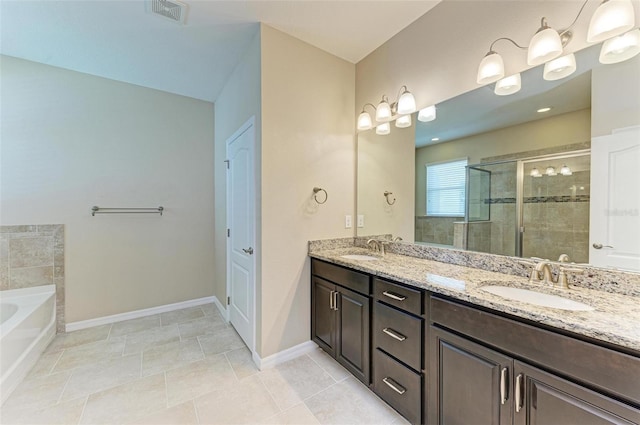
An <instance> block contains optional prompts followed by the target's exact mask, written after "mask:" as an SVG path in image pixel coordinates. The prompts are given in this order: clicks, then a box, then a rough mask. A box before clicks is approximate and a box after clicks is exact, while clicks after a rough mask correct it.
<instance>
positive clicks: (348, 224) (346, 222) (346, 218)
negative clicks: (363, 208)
mask: <svg viewBox="0 0 640 425" xmlns="http://www.w3.org/2000/svg"><path fill="white" fill-rule="evenodd" d="M352 227H353V221H352V218H351V216H350V215H345V216H344V228H345V229H351V228H352Z"/></svg>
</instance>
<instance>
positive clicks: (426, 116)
mask: <svg viewBox="0 0 640 425" xmlns="http://www.w3.org/2000/svg"><path fill="white" fill-rule="evenodd" d="M435 119H436V105H430V106H427V107H426V108H422V109H420V112H418V121H420V122H429V121H433V120H435Z"/></svg>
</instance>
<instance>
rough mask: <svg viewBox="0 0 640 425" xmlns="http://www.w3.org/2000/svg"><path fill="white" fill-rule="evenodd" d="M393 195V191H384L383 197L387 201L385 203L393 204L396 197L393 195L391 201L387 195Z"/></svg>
mask: <svg viewBox="0 0 640 425" xmlns="http://www.w3.org/2000/svg"><path fill="white" fill-rule="evenodd" d="M391 195H393V192H389V191H388V190H385V191H384V199H385V200H386V201H387V204H389V205H393V204H395V203H396V198H395V197H394V198H393V200H392V201H389V197H390V196H391Z"/></svg>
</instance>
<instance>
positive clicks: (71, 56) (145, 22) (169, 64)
mask: <svg viewBox="0 0 640 425" xmlns="http://www.w3.org/2000/svg"><path fill="white" fill-rule="evenodd" d="M185 1H186V3H187V4H188V6H189V11H188V15H187V22H186V25H184V26H181V25H178V24H175V23H173V22H170V21H167V20H164V19H162V18H159V17H156V16H154V15H151V14H147V13H146V12H145V5H144V1H143V0H129V1H114V0H82V1H78V0H30V1H25V0H0V40H1V41H0V53H1V54H3V55H8V56H14V57H18V58H22V59H27V60H30V61H35V62H40V63H44V64H48V65H53V66H57V67H61V68H66V69H70V70H74V71H79V72H83V73H88V74H93V75H97V76H101V77H105V78H110V79H113V80H118V81H123V82H127V83H131V84H136V85H140V86H145V87H150V88H154V89H158V90H163V91H167V92H171V93H176V94H181V95H184V96H189V97H193V98H196V99H202V100H206V101H210V102H213V101H215V99H216V97H217V96H218V93H219V92H220V90H221V89H222V87H223V85H224V83H225V81H226V80H227V78H228V76H229V75H230V74H231V72H232V71H233V69H234V67H235V65H236V64H237V63H238V61H239V59H240V58H241V57H242V54H243V53H244V52H245V51H246V49H247V47H248V46H249V44H250V43H251V40H252V39H253V37H254V36H255V34H256V33H257V31H258V28H259V26H258V25H257V23H258V22H264V23H265V24H268V25H270V26H272V27H274V28H276V29H279V30H281V31H283V32H285V33H287V34H290V35H292V36H294V37H296V38H299V39H301V40H303V41H306V42H308V43H309V44H312V45H314V46H316V47H319V48H320V49H323V50H325V51H327V52H329V53H332V54H334V55H336V56H338V57H341V58H343V59H345V60H347V61H350V62H352V63H356V62H358V61H360V60H361V59H362V58H364V57H365V56H367V55H368V54H369V53H371V52H372V51H373V50H375V49H376V48H377V47H379V46H380V45H381V44H383V43H384V42H385V41H387V40H388V39H389V38H391V37H392V36H394V35H395V34H396V33H398V32H399V31H401V30H402V29H403V28H405V27H406V26H407V25H409V24H410V23H411V22H413V21H414V20H416V19H417V18H419V17H420V16H422V15H423V14H424V13H426V12H427V11H428V10H430V9H431V8H433V7H434V6H435V5H436V4H438V3H439V0H430V1H424V0H413V1H402V0H386V1H363V0H360V1H337V0H289V1H264V0H263V1H242V0H235V1H214V0H206V1H205V0H185Z"/></svg>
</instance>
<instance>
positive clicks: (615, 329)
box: [309, 247, 640, 353]
mask: <svg viewBox="0 0 640 425" xmlns="http://www.w3.org/2000/svg"><path fill="white" fill-rule="evenodd" d="M346 254H366V255H374V256H378V257H379V258H378V259H377V260H374V261H362V260H350V259H346V258H343V257H341V256H342V255H346ZM309 256H311V257H312V258H317V259H319V260H324V261H327V262H330V263H333V264H338V265H341V266H346V267H349V268H352V269H354V270H359V271H362V272H365V273H369V274H371V275H374V276H379V277H382V278H387V279H390V280H394V281H397V282H402V283H405V284H407V285H410V286H413V287H417V288H422V289H425V290H427V291H431V292H433V293H436V294H442V295H446V296H449V297H452V298H455V299H458V300H462V301H467V302H470V303H473V304H475V305H478V306H482V307H487V308H490V309H493V310H496V311H499V312H503V313H508V314H511V315H513V316H517V317H521V318H523V319H528V320H531V321H534V322H537V323H541V324H544V325H548V326H552V327H554V328H558V329H562V330H565V331H569V332H572V333H575V334H579V335H583V336H586V337H589V338H594V339H596V340H600V341H603V342H606V343H610V344H614V345H617V346H620V347H624V348H627V349H631V350H635V351H638V352H639V353H640V297H636V296H630V295H622V294H617V293H612V292H606V291H600V290H594V289H586V288H580V287H576V286H573V285H570V290H562V289H557V288H554V287H551V286H550V285H543V284H539V285H538V284H532V283H529V280H528V279H526V278H523V277H519V276H512V275H507V274H502V273H496V272H490V271H485V270H479V269H474V268H470V267H464V266H458V265H453V264H447V263H441V262H437V261H431V260H426V259H421V258H414V257H409V256H405V255H398V254H391V253H388V254H386V255H384V256H379V255H376V253H373V252H372V251H370V250H367V249H364V248H355V247H350V248H339V249H328V250H319V251H313V252H310V253H309ZM569 281H570V282H571V280H569ZM488 285H504V286H512V287H517V288H524V289H531V290H534V291H538V292H543V293H547V294H552V295H558V296H562V297H565V298H569V299H572V300H575V301H579V302H582V303H585V304H588V305H590V306H592V307H594V308H595V310H593V311H568V310H560V309H555V308H547V307H538V306H536V305H532V304H529V303H525V302H520V301H514V300H508V299H506V298H502V297H500V296H497V295H493V294H491V293H489V292H487V291H484V290H482V289H480V288H481V287H483V286H488Z"/></svg>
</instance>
